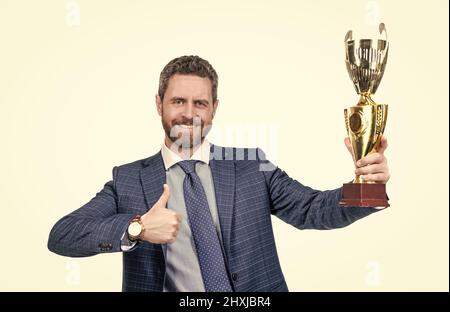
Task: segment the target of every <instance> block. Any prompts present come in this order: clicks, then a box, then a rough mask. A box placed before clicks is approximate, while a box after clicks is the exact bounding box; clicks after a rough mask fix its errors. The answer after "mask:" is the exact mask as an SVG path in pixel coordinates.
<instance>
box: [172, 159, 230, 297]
mask: <svg viewBox="0 0 450 312" xmlns="http://www.w3.org/2000/svg"><path fill="white" fill-rule="evenodd" d="M196 163H197V161H196V160H184V161H180V162H179V163H178V165H179V166H180V167H181V168H182V169H183V170H184V172H185V173H186V177H185V178H184V182H183V191H184V201H185V204H186V211H187V215H188V219H189V224H190V226H191V232H192V236H193V238H194V243H195V247H196V249H197V255H198V260H199V263H200V270H201V273H202V278H203V283H204V286H205V290H206V291H223V292H225V291H232V288H231V285H230V280H229V278H228V274H227V270H226V267H225V260H224V256H223V253H222V248H221V246H220V242H219V237H218V233H217V231H216V227H215V226H214V223H213V220H212V216H211V211H210V210H209V206H208V201H207V199H206V194H205V190H204V189H203V186H202V183H201V182H200V178H199V176H198V175H197V173H196V172H195V164H196Z"/></svg>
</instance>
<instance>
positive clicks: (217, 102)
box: [212, 100, 219, 118]
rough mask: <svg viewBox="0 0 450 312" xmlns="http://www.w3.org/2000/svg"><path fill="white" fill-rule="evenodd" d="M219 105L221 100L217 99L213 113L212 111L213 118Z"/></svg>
mask: <svg viewBox="0 0 450 312" xmlns="http://www.w3.org/2000/svg"><path fill="white" fill-rule="evenodd" d="M217 106H219V100H216V101H215V102H214V103H213V113H212V115H213V118H214V116H215V115H216V110H217Z"/></svg>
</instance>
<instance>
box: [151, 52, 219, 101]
mask: <svg viewBox="0 0 450 312" xmlns="http://www.w3.org/2000/svg"><path fill="white" fill-rule="evenodd" d="M175 74H181V75H194V76H199V77H202V78H208V79H209V80H210V81H211V84H212V97H213V102H215V101H216V100H217V85H218V80H219V77H218V76H217V73H216V71H215V70H214V68H213V67H212V66H211V64H209V62H208V61H206V60H204V59H202V58H201V57H199V56H197V55H184V56H180V57H177V58H175V59H173V60H171V61H170V62H169V63H168V64H167V65H166V66H165V67H164V69H163V70H162V72H161V75H160V76H159V89H158V95H159V96H160V98H161V100H162V99H163V98H164V94H165V93H166V90H167V86H168V85H169V79H170V77H172V76H173V75H175Z"/></svg>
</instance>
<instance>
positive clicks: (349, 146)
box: [344, 137, 355, 160]
mask: <svg viewBox="0 0 450 312" xmlns="http://www.w3.org/2000/svg"><path fill="white" fill-rule="evenodd" d="M344 143H345V147H347V150H348V152H349V153H350V155H352V157H353V160H355V155H354V154H353V147H352V143H351V142H350V139H349V138H348V137H346V138H345V139H344Z"/></svg>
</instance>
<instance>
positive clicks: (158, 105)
mask: <svg viewBox="0 0 450 312" xmlns="http://www.w3.org/2000/svg"><path fill="white" fill-rule="evenodd" d="M155 103H156V110H157V111H158V115H159V116H162V100H161V97H160V96H159V95H158V94H156V95H155Z"/></svg>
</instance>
